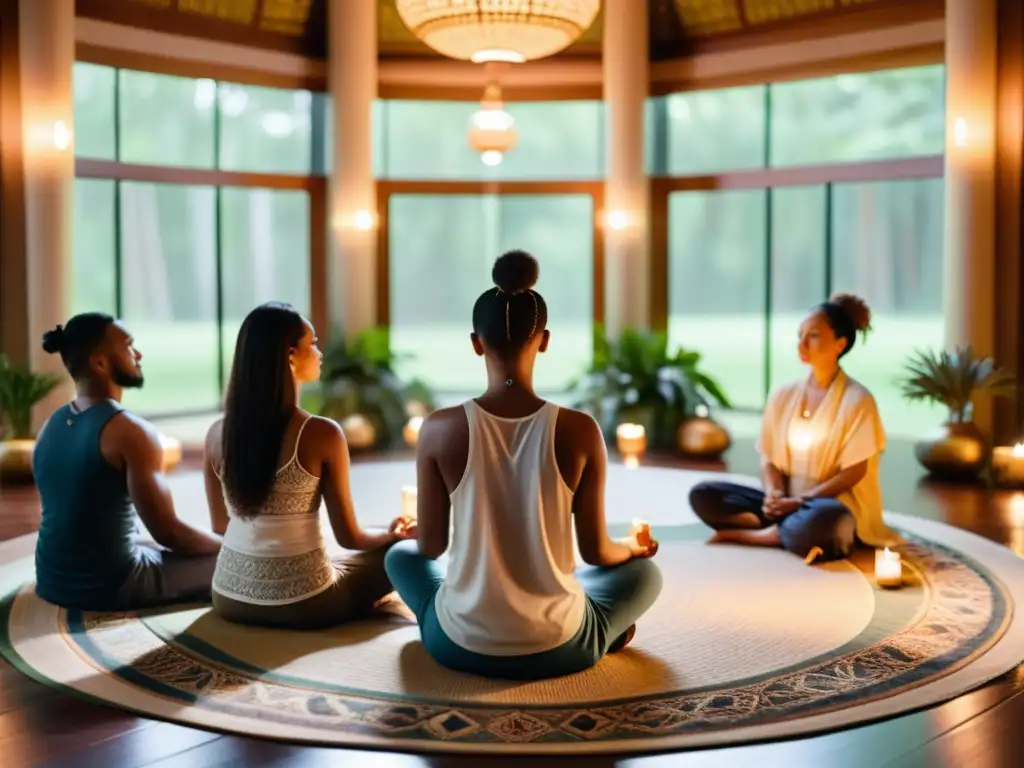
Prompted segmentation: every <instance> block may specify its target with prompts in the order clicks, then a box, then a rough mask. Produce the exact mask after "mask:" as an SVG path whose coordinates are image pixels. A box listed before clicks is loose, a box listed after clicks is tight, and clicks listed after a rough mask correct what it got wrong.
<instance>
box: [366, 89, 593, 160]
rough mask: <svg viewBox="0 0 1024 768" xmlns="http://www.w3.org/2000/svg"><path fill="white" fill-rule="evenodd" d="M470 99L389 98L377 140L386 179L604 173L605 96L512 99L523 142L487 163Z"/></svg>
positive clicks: (475, 105)
mask: <svg viewBox="0 0 1024 768" xmlns="http://www.w3.org/2000/svg"><path fill="white" fill-rule="evenodd" d="M479 108H480V105H479V102H472V101H384V102H381V103H380V104H379V105H378V108H377V110H376V115H377V118H378V125H377V128H376V131H375V134H374V135H375V138H376V140H377V141H378V142H379V143H380V144H381V158H380V165H379V167H378V173H379V177H380V178H389V179H483V178H488V179H489V178H494V179H504V180H515V179H563V180H573V179H600V178H603V177H604V105H603V103H601V102H599V101H550V102H510V103H507V104H506V105H505V108H506V109H507V110H508V111H509V113H510V114H511V115H512V116H513V117H514V118H515V121H516V130H517V131H518V136H519V138H518V143H517V145H516V147H515V148H514V149H512V150H510V151H509V152H508V153H507V154H506V155H505V158H504V160H503V161H502V163H501V164H500V165H498V166H495V167H488V166H486V165H484V164H483V163H482V162H481V160H480V153H479V152H476V151H474V150H473V149H471V148H470V146H469V144H468V141H467V137H468V132H469V121H470V118H471V117H472V115H473V113H474V112H475V111H476V110H477V109H479Z"/></svg>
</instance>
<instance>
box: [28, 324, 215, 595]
mask: <svg viewBox="0 0 1024 768" xmlns="http://www.w3.org/2000/svg"><path fill="white" fill-rule="evenodd" d="M43 349H44V350H45V351H46V352H48V353H50V354H54V353H60V356H61V360H62V361H63V362H64V366H65V367H66V368H67V370H68V373H70V374H71V377H72V378H73V379H74V380H75V386H76V390H77V396H76V397H75V399H74V400H72V401H71V402H70V403H68V404H67V405H64V406H62V407H60V408H58V409H57V410H56V411H55V412H54V413H53V415H52V416H50V418H49V419H48V420H47V422H46V424H45V425H43V429H42V430H41V431H40V433H39V437H38V439H37V441H36V448H35V453H34V455H33V461H32V464H33V470H34V473H35V479H36V485H37V487H38V488H39V495H40V497H41V499H42V507H43V514H42V522H41V524H40V526H39V539H38V541H37V543H36V593H37V594H38V595H39V596H40V597H42V598H43V599H44V600H47V601H48V602H51V603H53V604H55V605H59V606H63V607H65V608H78V609H82V610H96V611H117V610H133V609H138V608H148V607H152V606H158V605H166V604H169V603H176V602H190V601H193V600H205V599H208V598H209V595H210V582H211V580H212V578H213V570H214V567H215V565H216V560H217V552H218V551H219V550H220V539H219V538H218V537H217V536H214V535H212V534H210V533H206V532H204V531H201V530H199V529H198V528H194V527H192V526H191V525H189V524H187V523H185V522H183V521H182V520H179V519H178V517H177V515H176V514H175V512H174V500H173V499H172V497H171V494H170V491H169V489H168V487H167V483H166V481H165V479H164V474H163V449H162V447H161V445H160V436H159V434H158V433H157V431H156V429H154V428H153V426H152V425H151V424H149V423H148V422H147V421H145V420H144V419H141V418H139V417H138V416H135V415H133V414H131V413H128V412H127V411H125V410H124V408H123V407H122V405H121V395H122V392H123V391H124V390H125V389H126V388H138V387H141V386H142V383H143V377H142V369H141V367H140V365H139V361H140V360H141V359H142V355H140V354H139V353H138V352H137V351H136V350H135V346H134V340H133V339H132V336H131V334H130V333H128V331H127V330H126V329H125V327H124V326H123V325H122V324H121V323H120V322H119V321H117V320H115V319H114V318H113V317H111V316H110V315H104V314H100V313H98V312H89V313H84V314H80V315H76V316H75V317H73V318H71V319H70V320H69V321H68V323H67V325H64V326H60V325H58V326H57V327H56V328H54V329H53V330H51V331H47V332H46V333H45V334H44V335H43ZM136 513H138V517H139V518H141V519H142V522H143V523H144V524H145V526H146V528H147V529H148V530H149V533H150V534H151V535H152V537H153V538H154V539H155V540H156V542H157V544H160V545H162V547H161V548H158V547H153V546H148V545H145V544H142V543H139V542H138V541H136V532H137V528H136Z"/></svg>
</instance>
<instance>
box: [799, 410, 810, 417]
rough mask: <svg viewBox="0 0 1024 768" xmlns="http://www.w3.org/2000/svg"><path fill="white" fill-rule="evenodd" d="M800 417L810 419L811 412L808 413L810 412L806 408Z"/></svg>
mask: <svg viewBox="0 0 1024 768" xmlns="http://www.w3.org/2000/svg"><path fill="white" fill-rule="evenodd" d="M800 415H801V416H803V417H804V418H805V419H809V418H811V412H810V410H808V409H806V408H805V409H804V412H803V413H802V414H800Z"/></svg>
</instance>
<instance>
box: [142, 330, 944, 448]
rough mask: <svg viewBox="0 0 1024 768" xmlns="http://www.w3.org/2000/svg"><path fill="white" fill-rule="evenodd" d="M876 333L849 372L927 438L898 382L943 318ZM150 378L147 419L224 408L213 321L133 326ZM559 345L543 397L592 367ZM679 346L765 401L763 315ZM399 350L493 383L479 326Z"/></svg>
mask: <svg viewBox="0 0 1024 768" xmlns="http://www.w3.org/2000/svg"><path fill="white" fill-rule="evenodd" d="M799 321H800V316H798V315H793V316H792V317H787V316H776V317H774V318H773V321H772V335H771V343H770V345H769V347H768V348H769V349H770V351H771V367H772V385H773V386H775V385H777V384H779V383H781V382H783V381H786V380H788V379H791V378H794V377H797V376H800V375H801V372H802V368H801V366H800V364H799V361H798V360H797V359H796V351H795V344H796V328H797V326H798V324H799ZM875 328H876V329H877V330H876V332H875V334H874V335H872V336H871V337H870V338H869V339H868V341H867V343H866V344H862V343H858V345H857V348H856V349H855V350H854V351H853V352H851V353H850V356H849V357H848V358H847V361H846V368H847V370H848V372H849V373H850V375H852V376H854V377H855V378H857V379H858V380H859V381H861V382H862V383H863V384H865V385H866V386H867V387H869V388H870V389H871V390H872V392H874V394H875V397H876V398H877V400H878V403H879V408H880V410H881V412H882V417H883V419H884V420H885V424H886V428H887V430H888V431H889V433H890V434H892V435H905V436H918V435H921V434H925V433H928V432H931V431H933V430H934V429H935V427H936V426H937V425H938V424H939V423H940V422H941V420H942V413H941V411H940V410H938V409H936V408H931V407H927V406H922V405H911V404H908V403H906V402H904V401H903V400H902V399H901V398H900V396H899V393H898V390H897V387H896V386H895V384H894V383H893V379H894V378H895V377H896V376H897V375H899V373H900V370H901V367H902V364H903V361H904V360H905V358H906V356H907V355H908V354H910V353H911V352H912V351H913V350H914V349H915V348H919V347H938V346H940V345H941V344H942V334H943V323H942V318H941V316H938V315H936V316H924V317H905V316H901V317H895V316H894V317H884V316H879V317H877V318H876V320H875ZM131 331H132V333H133V334H134V335H135V338H136V343H137V346H138V349H139V351H140V352H141V353H142V354H143V368H144V371H145V375H146V386H145V388H144V389H142V390H139V391H135V392H129V393H127V394H126V397H125V404H126V405H127V406H128V407H130V408H133V409H135V410H138V411H140V412H143V413H173V412H180V411H186V410H201V409H206V408H210V409H212V408H216V407H218V405H219V402H220V393H219V391H218V389H217V332H216V326H215V325H214V324H213V323H173V324H166V323H163V324H160V323H144V322H143V323H139V322H133V323H131ZM551 332H552V339H551V346H550V349H549V351H548V353H547V354H546V355H543V356H542V358H541V360H540V362H539V364H538V370H537V384H538V387H539V388H540V389H541V390H546V391H557V390H559V389H562V388H563V387H564V385H565V383H566V382H567V381H569V380H570V379H571V378H573V377H574V376H575V375H577V374H578V373H579V371H580V370H581V369H582V368H583V367H584V366H585V365H586V364H587V362H588V361H589V359H590V343H591V329H590V327H589V326H584V325H578V326H569V327H564V326H558V325H556V326H554V327H552V329H551ZM235 333H236V326H231V327H229V328H225V333H224V342H225V343H224V346H225V349H226V355H225V357H226V358H227V359H230V353H231V350H232V349H233V346H234V335H235ZM671 335H672V339H673V341H674V342H677V343H682V344H684V346H686V347H688V348H694V349H697V350H699V351H700V352H702V353H703V354H704V367H705V371H706V372H707V373H708V374H709V375H712V376H713V377H714V378H716V379H717V380H718V381H719V382H720V383H721V384H722V386H723V388H724V389H725V391H726V393H727V394H728V395H729V396H730V398H732V400H733V401H734V403H735V404H736V405H738V406H747V407H754V408H756V407H760V406H761V405H762V403H763V389H764V368H765V329H764V324H763V321H762V319H761V318H760V317H755V316H749V317H743V316H724V317H707V316H704V317H687V316H675V317H673V318H672V322H671ZM392 343H393V345H394V347H395V349H396V351H400V352H408V353H411V354H413V355H415V358H414V359H412V360H410V361H409V362H407V363H405V365H404V370H403V373H405V374H406V375H415V376H419V377H422V378H424V379H425V380H427V381H428V382H430V383H431V384H433V385H434V386H435V387H436V388H438V389H439V390H447V391H451V392H460V393H467V392H473V391H476V390H478V389H480V388H481V387H482V386H483V383H484V368H483V364H482V362H481V361H480V360H479V359H477V358H476V356H475V355H474V354H473V351H472V348H471V347H470V345H469V328H468V326H467V327H460V326H454V325H452V326H441V325H431V326H425V327H416V328H394V329H393V330H392Z"/></svg>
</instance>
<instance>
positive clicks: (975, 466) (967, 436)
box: [914, 421, 988, 480]
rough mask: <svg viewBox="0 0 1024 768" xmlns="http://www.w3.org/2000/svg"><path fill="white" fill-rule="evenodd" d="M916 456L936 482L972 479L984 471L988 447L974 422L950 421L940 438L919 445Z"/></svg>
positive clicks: (924, 441)
mask: <svg viewBox="0 0 1024 768" xmlns="http://www.w3.org/2000/svg"><path fill="white" fill-rule="evenodd" d="M914 455H915V456H917V460H918V462H920V464H921V466H922V467H924V468H925V469H926V470H928V474H930V475H932V476H933V477H935V478H936V479H940V480H972V479H974V478H977V476H978V475H979V474H981V471H982V470H983V469H984V468H985V464H986V463H987V461H988V444H987V442H986V441H985V436H984V435H982V433H981V430H980V429H978V427H977V425H975V423H974V422H973V421H965V422H947V423H946V424H943V425H942V431H941V432H940V433H939V435H937V436H936V437H934V438H932V439H931V440H922V441H921V442H919V443H917V444H916V445H915V446H914Z"/></svg>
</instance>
